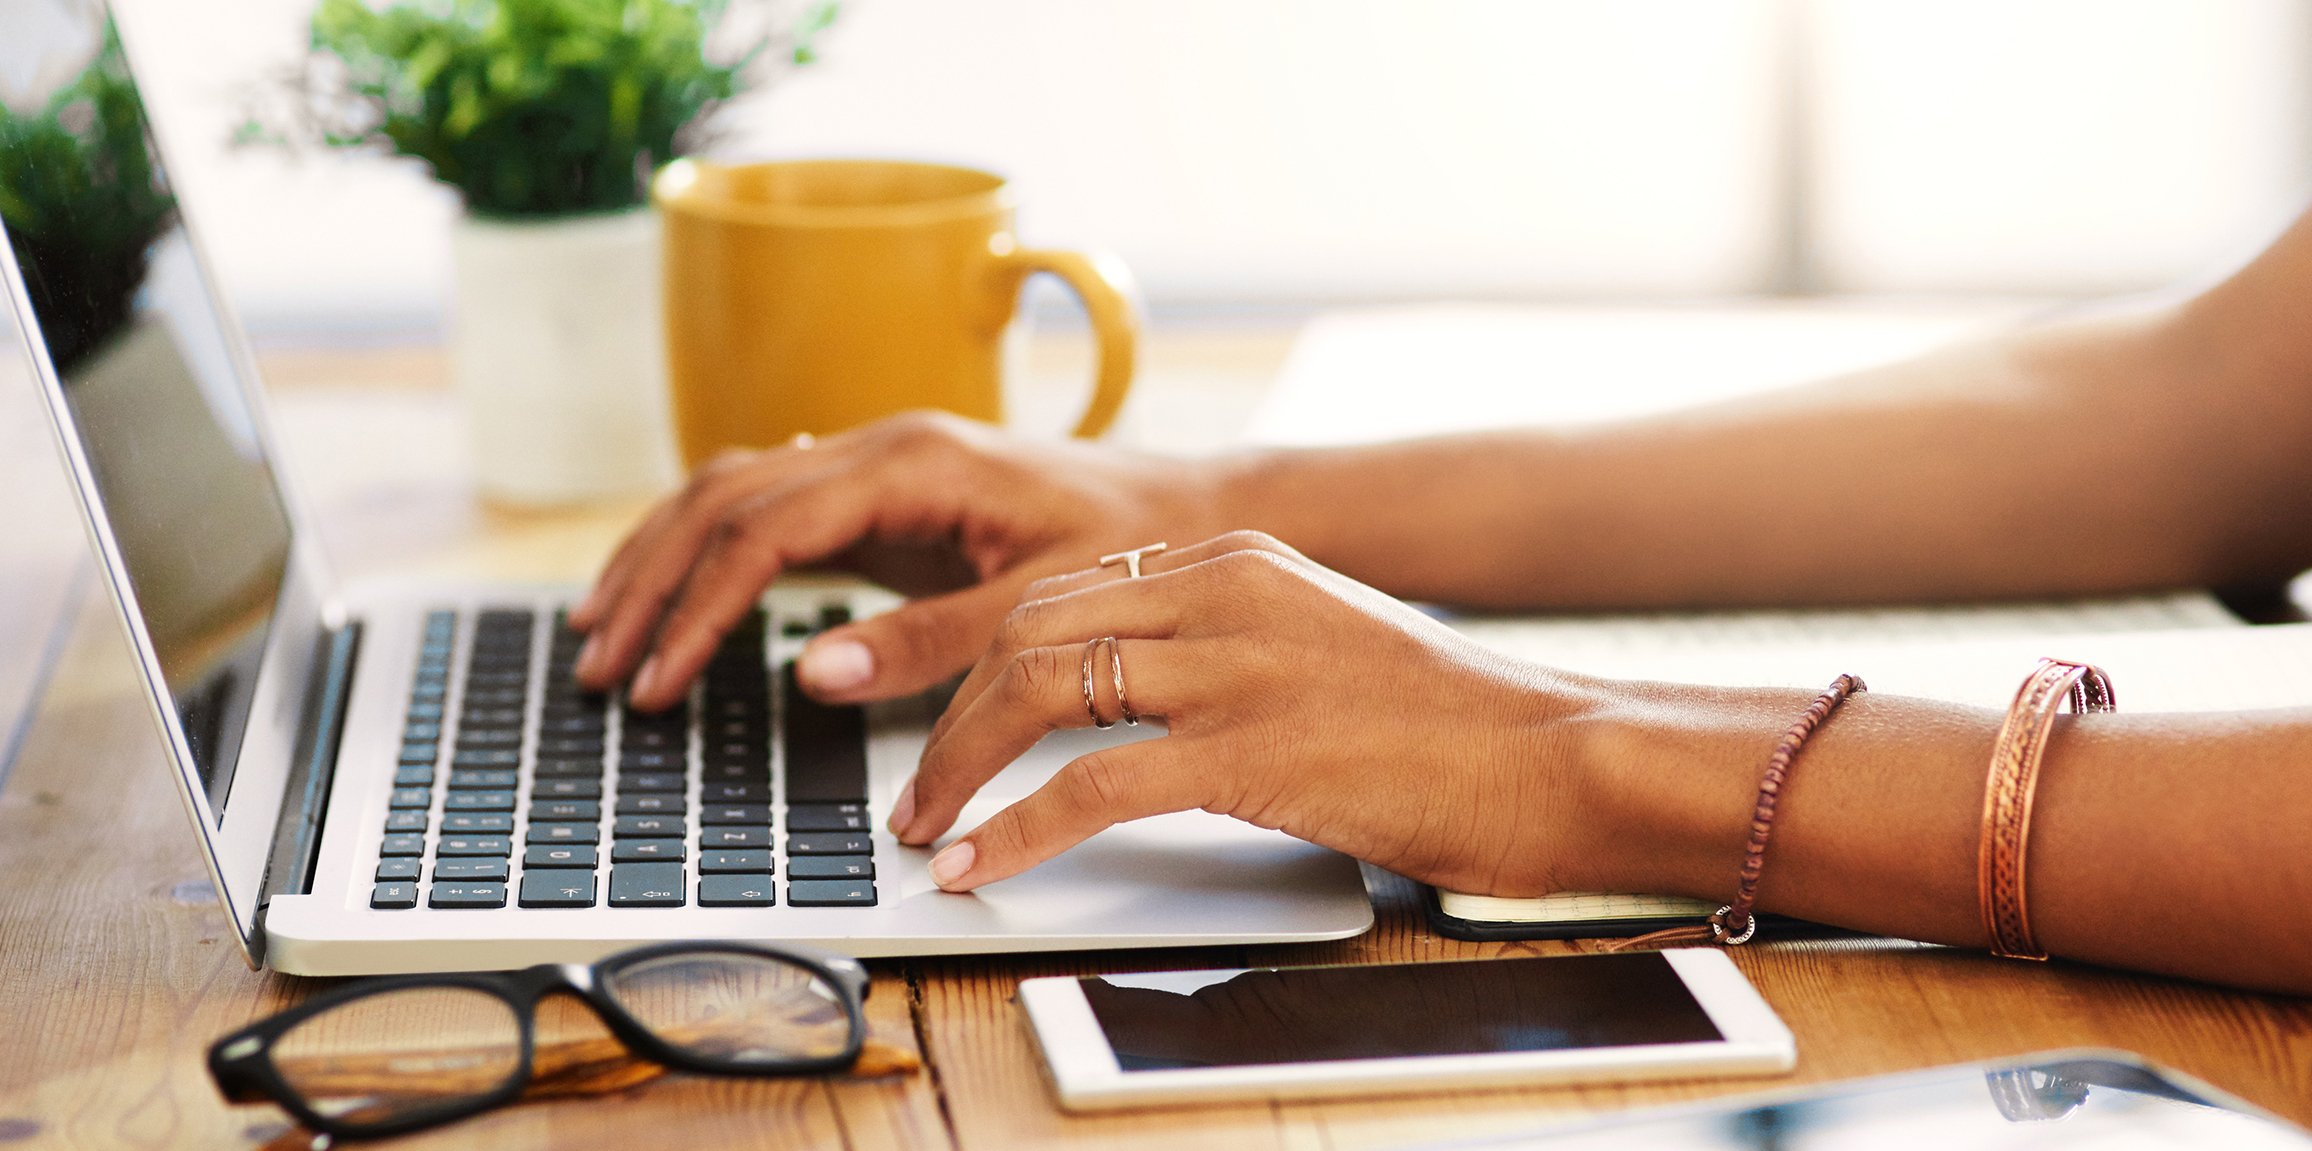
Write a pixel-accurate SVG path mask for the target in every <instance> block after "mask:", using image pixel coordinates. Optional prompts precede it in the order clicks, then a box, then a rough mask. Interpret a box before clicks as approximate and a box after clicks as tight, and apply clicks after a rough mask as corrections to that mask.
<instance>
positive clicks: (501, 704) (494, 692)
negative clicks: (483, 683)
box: [466, 687, 530, 710]
mask: <svg viewBox="0 0 2312 1151" xmlns="http://www.w3.org/2000/svg"><path fill="white" fill-rule="evenodd" d="M529 694H530V693H529V692H527V691H524V690H523V689H521V688H518V687H484V688H475V689H474V690H472V691H469V692H467V693H466V706H467V707H471V708H484V707H487V708H500V709H506V710H513V709H517V708H520V707H521V706H522V705H523V704H524V703H526V702H528V699H529Z"/></svg>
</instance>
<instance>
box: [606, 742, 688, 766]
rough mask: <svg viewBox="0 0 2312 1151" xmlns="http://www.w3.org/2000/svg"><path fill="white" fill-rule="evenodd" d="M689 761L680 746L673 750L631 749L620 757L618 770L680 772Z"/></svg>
mask: <svg viewBox="0 0 2312 1151" xmlns="http://www.w3.org/2000/svg"><path fill="white" fill-rule="evenodd" d="M689 762H690V759H689V757H688V756H687V755H685V754H684V753H683V751H682V750H681V749H679V748H677V749H674V750H671V751H629V752H625V753H623V754H621V755H620V756H619V757H618V770H619V771H622V772H634V771H676V772H679V771H681V770H682V769H683V767H684V766H685V765H687V764H688V763H689Z"/></svg>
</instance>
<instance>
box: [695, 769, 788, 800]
mask: <svg viewBox="0 0 2312 1151" xmlns="http://www.w3.org/2000/svg"><path fill="white" fill-rule="evenodd" d="M698 774H699V778H701V779H704V780H707V781H708V782H710V783H715V784H728V785H746V786H752V787H754V788H755V789H757V790H758V791H760V792H762V793H763V799H764V800H768V799H769V798H770V790H771V766H770V765H769V764H767V763H710V764H707V765H706V766H705V767H703V768H700V769H699V773H698ZM724 798H726V799H727V798H734V797H730V796H725V797H724Z"/></svg>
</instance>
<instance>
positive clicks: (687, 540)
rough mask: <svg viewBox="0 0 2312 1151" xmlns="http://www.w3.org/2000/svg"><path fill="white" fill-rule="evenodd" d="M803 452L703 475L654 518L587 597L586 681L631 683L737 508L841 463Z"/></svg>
mask: <svg viewBox="0 0 2312 1151" xmlns="http://www.w3.org/2000/svg"><path fill="white" fill-rule="evenodd" d="M803 454H804V453H802V452H766V453H762V455H761V456H759V457H757V463H756V464H755V465H750V466H747V467H743V468H741V467H729V468H722V469H717V470H711V471H710V470H707V469H701V471H700V473H699V474H698V475H697V476H696V477H694V478H693V479H692V480H691V483H690V485H689V486H688V487H686V488H685V489H684V490H683V492H682V494H681V495H679V496H676V497H675V498H674V499H673V500H671V501H669V502H668V503H667V504H666V505H663V506H662V507H661V508H660V509H659V511H658V512H656V513H654V514H653V516H652V520H651V522H646V523H645V524H644V526H643V528H642V529H640V530H638V531H636V532H635V534H634V535H633V536H632V537H630V538H629V539H628V541H627V543H626V544H625V545H624V546H622V547H621V548H620V549H619V552H618V554H617V555H616V556H614V557H613V558H612V560H611V563H610V565H609V566H608V567H606V568H604V569H603V574H602V577H601V579H600V580H598V581H597V583H596V587H595V590H594V592H593V594H592V595H590V596H589V597H588V599H589V601H590V603H591V605H592V608H593V611H592V613H591V615H590V616H589V617H588V620H589V622H588V630H589V631H591V632H592V633H593V635H592V636H591V637H590V638H589V639H588V641H587V644H586V647H585V649H584V650H582V651H581V653H580V655H579V658H578V664H577V668H576V671H577V674H578V678H579V681H580V682H582V683H584V684H586V685H587V686H588V687H593V688H607V687H610V686H612V685H613V684H614V683H616V682H617V681H618V680H619V679H622V678H624V677H625V675H626V673H627V672H628V671H630V670H632V669H633V666H634V664H635V663H636V662H637V661H638V660H639V659H640V656H641V652H642V650H643V648H644V646H645V645H646V644H647V642H648V640H649V637H650V635H651V633H652V632H653V631H655V630H656V628H657V625H658V618H659V615H660V613H661V612H662V611H663V610H664V609H665V607H666V605H667V602H668V600H669V599H670V598H671V597H672V596H673V594H674V593H675V591H676V590H677V589H678V588H680V587H681V585H682V582H683V581H684V580H685V579H686V578H687V576H688V573H689V571H690V567H691V565H692V563H693V562H695V560H696V559H697V556H698V553H699V552H700V551H701V550H702V549H703V548H704V547H705V546H706V545H707V542H708V541H709V540H710V539H711V537H712V535H713V532H714V531H715V529H716V527H717V526H718V525H719V524H720V523H721V522H722V520H723V519H724V517H725V516H727V515H728V514H730V511H731V509H732V508H734V507H737V506H739V505H742V504H744V503H746V502H748V501H749V500H751V499H753V498H755V497H756V496H758V495H759V494H760V493H761V492H763V491H764V490H765V489H766V488H777V487H781V486H786V485H791V484H793V483H795V482H797V480H798V479H799V478H800V477H802V476H805V475H808V474H810V472H811V471H812V470H814V469H824V468H826V467H827V466H828V465H830V464H839V463H840V459H839V458H838V459H827V458H814V459H811V460H804V459H802V458H800V457H802V456H803Z"/></svg>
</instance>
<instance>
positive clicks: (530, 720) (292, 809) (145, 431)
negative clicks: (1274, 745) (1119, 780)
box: [0, 3, 1372, 975]
mask: <svg viewBox="0 0 2312 1151" xmlns="http://www.w3.org/2000/svg"><path fill="white" fill-rule="evenodd" d="M0 76H6V77H11V78H17V79H21V78H23V77H27V76H29V77H35V78H36V79H37V80H38V83H39V85H40V86H42V87H43V88H44V90H41V91H35V92H31V93H25V92H16V93H13V94H12V95H11V107H12V110H13V111H12V114H13V115H15V116H17V117H18V118H19V122H18V124H17V125H16V126H15V128H16V130H14V131H13V132H12V134H10V135H8V136H6V137H4V138H5V139H7V140H10V141H15V142H16V143H14V144H11V145H8V146H9V147H11V148H15V149H17V154H15V155H0V172H10V171H13V172H18V173H26V172H28V173H29V175H19V176H0V179H16V180H19V181H23V182H29V184H30V185H32V186H30V187H25V186H17V187H13V188H9V189H0V190H7V191H10V192H12V193H24V194H15V195H11V196H0V205H8V206H9V215H8V217H7V218H6V220H5V228H6V235H7V239H8V241H9V242H8V244H7V245H6V246H5V248H6V254H5V255H0V261H4V269H0V271H4V278H5V281H6V291H7V298H8V303H9V305H10V311H11V312H12V313H13V316H14V322H15V323H16V324H17V325H19V326H20V327H21V329H22V331H23V332H24V333H25V334H26V335H27V337H28V338H27V339H25V340H23V341H22V343H23V344H24V346H25V347H26V348H27V350H28V353H29V354H30V356H31V357H32V359H33V360H34V364H33V367H34V371H35V374H36V377H37V378H38V380H39V381H40V385H41V388H42V390H43V392H44V396H45V398H46V401H47V403H48V408H49V411H50V413H51V415H52V416H53V419H54V423H55V428H56V432H57V437H58V443H59V445H60V447H61V450H62V452H63V454H64V456H65V458H66V459H67V460H68V461H69V466H70V470H71V474H72V477H73V479H74V481H75V482H76V484H77V487H78V490H79V493H80V497H81V500H82V503H83V506H84V508H85V510H86V512H87V519H88V525H89V530H90V534H91V537H92V540H93V543H94V547H95V550H96V553H97V554H98V556H99V557H100V559H101V562H102V566H103V568H104V571H105V573H106V575H107V576H108V582H109V585H110V588H111V590H112V593H113V596H114V599H115V601H116V603H117V605H118V607H119V612H120V618H121V620H122V622H123V624H124V625H125V626H126V628H127V631H128V634H129V636H130V637H131V639H132V641H133V646H134V649H135V652H136V655H137V658H138V660H139V663H140V670H141V672H142V674H143V678H144V682H145V685H146V687H147V689H148V695H149V698H150V702H151V705H152V712H153V715H154V717H155V719H156V721H157V722H158V725H159V727H160V730H161V733H162V735H163V737H164V740H165V742H166V745H167V750H168V754H169V758H170V761H171V763H172V764H173V766H174V768H175V771H176V776H177V783H178V785H179V787H180V789H181V792H182V795H183V797H184V801H185V806H186V809H187V810H188V812H189V813H190V814H191V817H192V821H193V824H194V827H195V829H196V830H197V832H198V833H199V836H200V840H201V843H202V846H203V848H204V850H205V851H206V853H207V856H208V859H209V863H210V866H211V869H212V872H213V875H214V878H215V881H216V885H217V890H218V891H219V893H220V894H221V897H222V900H223V902H224V905H225V910H226V911H227V913H228V914H229V915H230V917H231V919H232V921H233V923H234V925H235V927H236V929H237V930H238V933H239V936H240V941H241V944H242V946H243V947H244V949H245V950H246V951H247V954H248V956H249V958H250V961H251V962H252V963H253V964H256V963H264V964H270V965H271V966H273V967H275V968H277V969H280V970H283V971H288V972H294V973H298V974H309V975H345V974H360V973H372V972H395V971H423V970H453V969H485V968H503V967H513V966H520V965H525V964H530V963H538V962H547V961H578V960H584V959H587V958H590V957H593V956H596V955H599V954H602V953H604V952H607V951H610V950H613V949H616V948H620V947H624V946H628V945H631V944H635V943H641V942H647V941H653V940H664V939H681V938H719V939H760V940H786V941H796V942H804V943H810V944H814V945H818V946H823V947H829V948H834V949H837V950H842V951H847V952H850V953H852V954H855V955H870V956H872V955H908V954H943V953H962V952H991V951H1019V950H1045V949H1064V948H1092V947H1151V946H1172V945H1188V944H1223V943H1248V942H1261V941H1294V940H1321V939H1335V938H1340V937H1344V936H1349V935H1354V934H1356V933H1358V932H1361V931H1363V930H1365V929H1366V928H1367V927H1368V926H1369V925H1370V924H1371V922H1372V911H1371V907H1370V905H1369V903H1368V902H1367V900H1366V897H1365V891H1364V887H1363V884H1362V882H1361V880H1360V877H1359V875H1358V871H1357V868H1356V865H1355V864H1354V863H1353V861H1351V860H1349V859H1347V858H1346V857H1343V856H1340V855H1338V854H1335V853H1333V852H1330V851H1326V850H1323V849H1319V848H1315V847H1312V846H1310V845H1308V844H1304V843H1301V842H1298V841H1296V840H1293V839H1290V838H1288V837H1286V836H1283V835H1280V834H1277V833H1274V832H1268V831H1263V830H1260V829H1258V828H1254V827H1251V826H1249V825H1247V824H1243V823H1239V822H1236V821H1234V820H1230V819H1226V818H1223V817H1220V816H1215V815H1210V814H1206V813H1203V812H1184V813H1179V814H1175V815H1167V816H1161V817H1158V818H1154V819H1147V820H1141V821H1138V822H1134V823H1130V824H1125V825H1122V826H1119V827H1117V828H1114V829H1111V830H1109V831H1107V832H1104V833H1102V834H1100V835H1097V836H1094V837H1093V838H1092V839H1091V840H1089V841H1087V842H1085V843H1083V844H1082V845H1080V846H1078V847H1076V848H1074V849H1073V850H1071V851H1069V852H1067V853H1066V854H1064V855H1063V856H1061V857H1060V858H1058V859H1056V860H1054V861H1052V862H1050V863H1047V864H1045V865H1044V866H1042V867H1039V868H1036V869H1034V870H1032V871H1030V872H1028V873H1026V874H1024V875H1021V876H1018V877H1016V878H1013V879H1009V880H1006V881H1003V882H1001V883H997V884H994V885H991V886H989V887H987V888H984V889H982V890H981V891H979V892H976V893H973V894H970V895H951V894H947V893H944V892H941V891H939V890H938V889H937V888H936V887H935V886H934V885H933V884H932V882H931V879H930V877H929V875H928V874H927V873H926V871H925V863H926V862H927V860H928V859H929V857H930V854H931V850H930V849H927V848H911V847H903V846H901V845H900V844H899V843H898V842H896V841H895V840H893V839H892V838H891V837H890V835H889V834H887V833H886V832H884V831H883V830H882V817H883V815H884V814H885V813H886V812H887V811H888V804H889V803H890V801H891V800H892V799H893V798H894V796H895V794H896V791H897V789H898V787H899V786H900V784H901V783H902V782H903V781H904V780H905V779H906V778H907V774H908V772H909V771H911V770H912V769H913V768H914V766H915V762H916V759H917V756H918V753H919V752H920V750H921V747H922V738H923V733H924V732H925V731H927V730H928V725H929V722H930V720H931V719H932V718H933V715H934V713H935V709H936V700H934V699H930V698H922V699H913V700H907V701H901V702H899V703H895V704H891V705H887V706H878V707H872V708H866V709H861V708H852V707H827V706H822V705H820V704H817V703H815V702H813V701H811V700H809V699H807V698H805V697H803V696H802V695H801V694H800V693H799V692H797V691H796V690H795V689H794V687H793V684H792V680H791V673H790V672H789V670H788V668H789V663H790V661H791V660H792V658H793V657H794V655H795V653H796V652H797V651H798V650H799V649H800V646H801V644H802V643H803V642H804V641H805V640H806V639H808V637H809V636H810V635H811V634H812V633H813V631H815V630H816V629H819V628H822V627H825V626H828V625H829V624H831V623H834V622H837V621H839V620H841V619H844V618H847V617H848V616H849V615H851V614H852V613H858V612H863V611H869V610H872V609H873V606H874V604H875V603H876V602H878V601H877V595H876V593H871V592H870V591H868V590H866V589H862V588H859V587H855V586H853V587H846V586H842V585H828V584H821V585H782V586H779V587H774V588H773V589H772V590H771V591H770V592H769V593H768V594H767V595H766V596H765V597H764V598H763V601H762V604H761V610H760V611H758V612H757V613H756V614H755V615H754V616H753V617H752V618H751V619H750V620H748V621H747V622H746V623H745V624H744V625H743V626H742V627H741V628H740V629H738V630H737V631H736V632H734V633H733V635H732V636H731V637H730V639H729V640H728V641H727V642H726V643H725V644H724V646H723V649H722V651H721V653H720V654H719V655H718V657H717V658H716V660H715V661H714V667H713V669H712V670H711V671H710V673H709V674H708V675H707V676H706V677H704V679H703V680H702V682H701V684H700V685H698V686H697V687H696V688H695V689H694V690H693V693H692V696H691V698H690V700H689V701H688V703H687V704H686V705H684V706H683V707H681V708H679V709H677V710H675V711H673V712H669V713H663V714H657V715H644V714H640V713H635V712H630V711H628V710H627V709H625V708H624V707H623V706H622V705H621V703H620V701H619V699H618V698H617V697H616V696H615V695H612V696H607V697H605V696H602V695H596V694H589V693H587V692H584V691H582V690H580V689H579V688H578V687H577V686H576V685H575V684H574V683H573V682H572V680H571V677H570V670H569V665H570V662H571V660H572V658H573V657H574V655H575V652H576V649H577V645H578V643H579V642H580V638H581V637H578V636H577V635H575V634H574V633H572V632H571V631H570V630H569V629H568V628H567V627H565V626H564V625H563V624H562V622H561V617H560V612H561V610H562V607H563V605H564V604H565V603H566V602H567V601H568V599H569V598H570V596H571V595H572V593H573V592H574V591H575V590H576V589H571V588H539V587H505V586H489V585H481V584H445V583H416V582H399V583H383V584H373V585H369V586H362V587H355V588H348V589H343V590H340V589H338V588H335V587H333V586H332V585H331V584H330V582H329V580H328V578H327V576H326V574H325V573H324V571H323V567H322V564H321V562H320V557H319V556H318V555H317V554H316V550H315V544H314V535H313V533H312V532H311V531H310V530H308V529H307V527H306V526H305V525H303V524H301V523H300V522H299V513H298V510H297V502H296V501H295V500H294V499H293V498H290V493H288V492H285V491H284V490H283V486H282V484H281V483H280V481H279V478H278V473H277V472H276V470H275V468H274V466H273V464H272V462H271V461H272V458H273V452H272V450H271V448H270V446H269V444H268V433H267V430H266V420H265V413H264V404H263V393H262V391H261V389H260V388H259V387H258V386H257V382H256V378H255V375H254V374H253V372H252V371H251V369H250V366H249V365H250V361H249V358H248V356H247V353H246V350H245V348H244V346H243V344H242V341H241V339H240V336H239V333H238V331H237V329H236V328H235V327H234V325H233V324H232V322H231V320H230V319H229V317H228V316H227V314H226V311H225V309H224V306H223V304H222V302H221V301H220V300H219V299H218V297H217V295H216V293H215V291H214V290H213V288H212V287H211V283H212V282H211V280H210V278H209V277H208V275H207V273H206V272H205V270H204V268H203V266H202V262H201V259H200V257H199V255H198V253H197V252H196V250H195V248H194V246H193V243H192V241H191V238H190V236H189V234H188V231H187V229H186V225H185V221H184V219H183V213H182V208H181V207H179V206H176V205H175V204H174V203H173V202H172V200H171V197H170V195H169V189H168V184H167V181H166V178H165V177H164V176H163V174H162V172H161V168H160V164H159V157H158V153H157V151H156V150H155V149H154V147H153V145H152V141H151V138H150V132H149V130H148V129H147V128H146V127H145V125H144V123H143V122H142V119H141V113H139V114H135V115H131V116H129V117H128V118H127V119H125V120H123V119H120V118H118V117H108V116H106V115H102V114H98V112H97V110H98V109H105V108H112V109H117V108H121V107H124V106H125V107H129V108H130V109H131V110H132V111H133V110H134V108H135V105H134V104H133V103H130V104H126V105H124V104H123V103H122V100H123V99H124V98H126V99H130V100H133V97H134V95H135V87H134V85H133V81H132V79H131V76H130V72H129V69H128V64H127V59H126V56H125V54H124V53H123V52H122V51H121V50H120V48H119V47H118V44H117V40H116V39H115V38H114V37H113V35H112V34H111V31H110V28H109V24H108V22H107V17H106V16H105V15H104V13H103V10H102V9H101V8H99V7H94V6H82V5H74V4H58V5H55V6H54V7H53V8H50V7H48V6H45V5H42V4H38V3H33V4H11V5H7V6H5V7H0ZM27 124H29V128H28V129H27ZM43 149H45V150H43ZM36 154H37V155H39V156H48V157H56V158H57V162H56V164H55V165H54V170H48V169H43V168H42V167H41V163H43V162H44V161H40V162H36V161H35V160H34V156H35V155H36ZM73 165H78V166H79V167H78V168H77V169H76V170H75V169H73V168H72V166H73ZM83 177H92V179H93V182H92V183H87V184H84V185H76V184H75V181H76V180H80V179H82V178H83ZM883 598H884V599H885V600H887V599H888V597H883ZM1139 734H1140V735H1141V737H1142V738H1146V737H1148V735H1150V734H1160V732H1156V733H1150V732H1148V731H1147V729H1142V731H1141V733H1139ZM1132 737H1133V733H1131V732H1130V731H1129V729H1118V731H1116V732H1113V733H1093V732H1089V731H1087V732H1073V733H1061V734H1059V735H1055V736H1053V737H1052V738H1050V739H1047V740H1046V741H1045V742H1044V743H1043V744H1042V745H1041V746H1039V747H1037V748H1036V749H1035V750H1034V751H1032V752H1031V753H1030V754H1029V755H1027V756H1026V757H1024V758H1022V759H1021V760H1020V762H1018V763H1016V764H1014V765H1013V766H1012V767H1010V768H1009V769H1007V770H1006V771H1005V772H1004V773H1003V774H1002V775H1001V776H999V777H998V778H997V779H996V781H995V782H994V783H993V784H991V785H990V786H989V787H988V788H987V789H986V791H985V792H984V793H983V794H982V795H981V796H980V798H979V799H978V800H976V801H975V802H974V803H973V804H972V805H971V806H970V807H969V808H967V809H966V811H965V813H964V817H963V819H962V820H961V822H960V823H959V824H958V826H959V827H961V828H969V827H972V826H975V825H976V824H977V823H978V822H979V821H980V820H981V819H984V818H986V817H987V816H988V815H989V814H992V813H993V812H994V811H995V810H997V809H998V808H1000V807H1001V806H1002V805H1003V804H1005V803H1008V802H1009V801H1011V800H1013V799H1016V798H1018V797H1020V796H1022V795H1025V794H1027V793H1028V792H1029V791H1031V790H1033V788H1034V787H1035V786H1037V785H1038V784H1039V783H1040V782H1041V781H1042V780H1043V779H1045V778H1048V777H1049V775H1050V774H1051V773H1052V772H1053V771H1055V770H1057V769H1058V768H1059V767H1060V766H1061V765H1063V764H1065V763H1066V762H1067V761H1068V760H1069V759H1071V758H1072V757H1074V756H1077V755H1080V754H1083V753H1084V752H1087V751H1090V750H1092V749H1093V748H1095V747H1098V746H1102V745H1103V744H1104V743H1105V742H1106V741H1108V740H1109V739H1112V738H1132ZM156 783H157V781H156Z"/></svg>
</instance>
